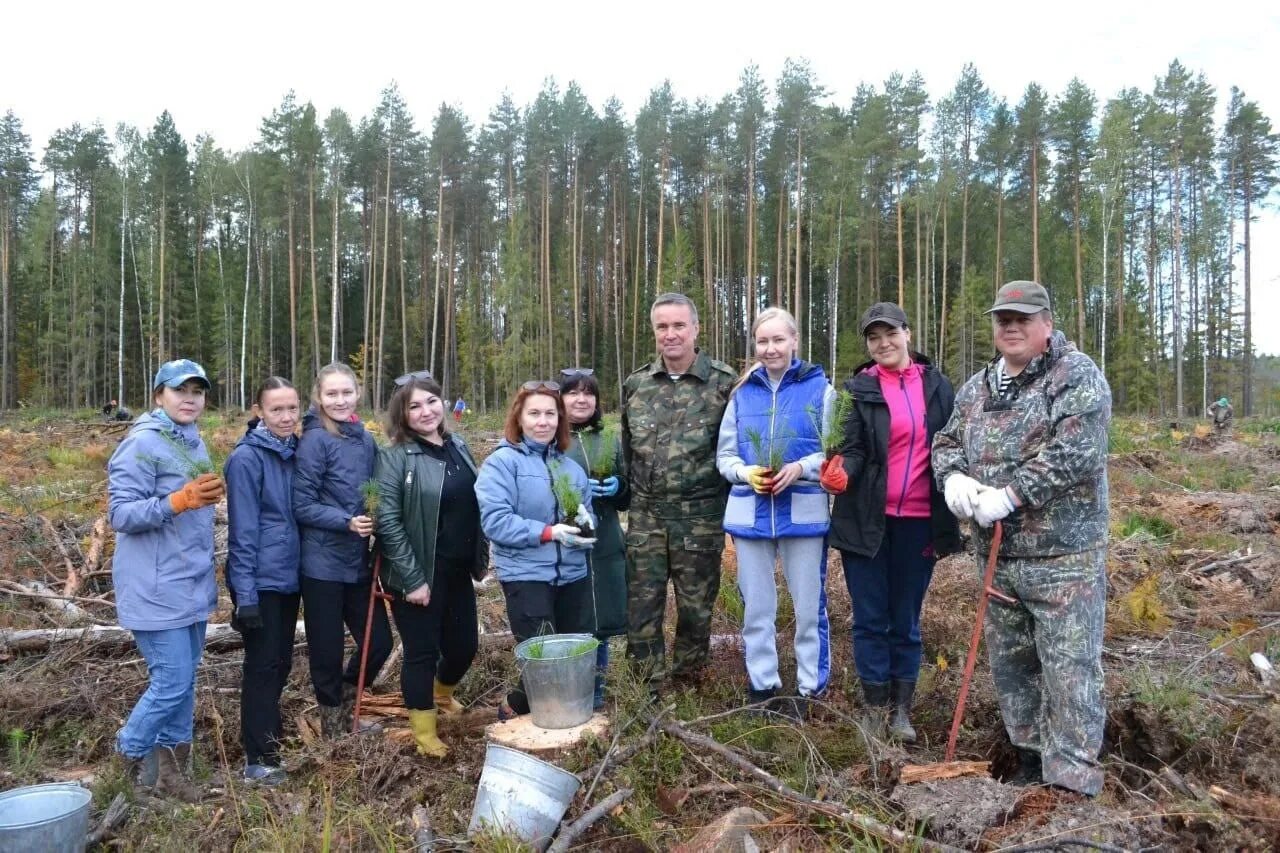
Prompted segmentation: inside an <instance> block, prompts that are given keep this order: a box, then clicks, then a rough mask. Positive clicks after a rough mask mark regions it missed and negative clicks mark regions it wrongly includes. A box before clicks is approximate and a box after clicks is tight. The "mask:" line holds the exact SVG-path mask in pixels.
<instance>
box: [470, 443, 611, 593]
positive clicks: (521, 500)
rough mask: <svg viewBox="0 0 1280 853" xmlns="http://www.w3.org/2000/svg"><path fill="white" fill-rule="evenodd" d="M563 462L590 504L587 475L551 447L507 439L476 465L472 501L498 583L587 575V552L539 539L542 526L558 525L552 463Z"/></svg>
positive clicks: (560, 581) (563, 581)
mask: <svg viewBox="0 0 1280 853" xmlns="http://www.w3.org/2000/svg"><path fill="white" fill-rule="evenodd" d="M552 465H558V466H563V470H564V471H566V472H568V474H569V477H570V478H571V479H572V481H573V485H574V488H576V489H577V490H578V493H579V494H581V495H582V496H583V497H582V503H583V505H584V506H586V508H587V510H588V511H589V510H590V509H591V489H589V488H588V486H587V474H586V472H585V471H583V470H582V466H580V465H579V464H578V463H577V462H574V461H573V460H572V459H570V458H569V457H568V456H565V455H564V454H563V453H561V452H560V451H559V450H557V449H556V448H555V447H554V446H550V447H549V446H547V445H545V444H539V443H537V442H535V441H531V440H530V439H528V438H524V439H522V440H521V441H520V443H519V444H511V443H510V442H509V441H507V440H506V439H503V440H502V441H500V442H498V447H497V449H496V450H494V451H493V453H491V454H489V458H488V459H486V460H485V461H484V464H483V465H481V466H480V473H479V475H477V477H476V500H477V501H478V502H479V504H480V527H481V529H482V530H484V535H485V536H486V537H488V539H489V546H490V550H491V553H492V557H493V567H494V571H495V573H496V574H497V576H498V580H499V581H502V582H503V583H510V582H513V581H540V582H542V583H549V584H552V585H553V586H565V585H567V584H571V583H573V582H574V581H579V580H582V579H583V578H585V577H586V576H587V551H586V550H585V549H582V548H568V547H565V546H562V545H561V544H560V543H559V542H554V541H553V542H543V541H542V531H543V530H544V529H546V527H547V525H549V524H558V523H559V522H560V521H561V520H562V519H561V513H562V510H561V508H560V504H559V503H558V502H557V501H556V497H555V493H554V492H552V490H551V466H552Z"/></svg>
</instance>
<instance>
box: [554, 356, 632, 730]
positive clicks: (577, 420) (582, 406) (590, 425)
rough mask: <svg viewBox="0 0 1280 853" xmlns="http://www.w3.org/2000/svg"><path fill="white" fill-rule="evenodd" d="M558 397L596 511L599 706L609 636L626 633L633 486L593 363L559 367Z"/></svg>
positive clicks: (593, 579)
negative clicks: (622, 516) (627, 526)
mask: <svg viewBox="0 0 1280 853" xmlns="http://www.w3.org/2000/svg"><path fill="white" fill-rule="evenodd" d="M560 396H561V397H562V398H563V399H564V407H565V411H566V413H567V414H568V416H569V429H570V430H571V431H572V433H573V443H572V444H570V445H569V449H568V450H567V451H565V455H566V456H568V457H569V458H570V459H572V460H573V461H574V462H577V463H578V464H579V465H581V466H582V470H584V471H586V472H587V477H588V478H589V479H588V480H587V483H588V484H589V485H590V487H591V496H592V503H591V508H592V509H593V510H595V514H596V544H595V547H594V548H592V549H591V554H590V556H589V557H588V558H587V559H588V563H589V564H590V566H591V584H592V591H593V593H594V595H595V605H596V639H597V640H599V641H600V645H599V646H598V647H597V648H596V695H595V707H596V709H597V710H599V709H600V708H603V707H604V681H605V672H606V671H607V670H608V668H609V638H610V637H625V636H626V635H627V551H626V541H625V540H624V538H623V535H622V523H621V522H620V521H619V520H618V513H619V512H624V511H626V509H627V508H628V507H629V506H631V488H630V486H628V484H627V473H626V470H625V469H624V467H623V461H622V444H621V442H619V441H618V436H617V434H616V433H614V432H611V431H606V430H605V428H604V423H603V421H604V413H603V412H602V411H601V410H600V383H599V382H598V381H597V380H596V377H595V375H594V372H593V371H592V370H591V368H589V367H572V368H567V369H565V370H562V371H560Z"/></svg>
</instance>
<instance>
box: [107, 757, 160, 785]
mask: <svg viewBox="0 0 1280 853" xmlns="http://www.w3.org/2000/svg"><path fill="white" fill-rule="evenodd" d="M116 758H117V760H118V763H119V766H120V770H121V775H122V776H124V778H125V781H127V782H128V783H129V786H130V787H132V788H137V789H149V788H154V787H155V784H156V752H155V750H154V749H153V750H151V752H148V753H147V754H146V755H144V756H142V757H141V758H130V757H129V756H127V755H124V754H122V753H116Z"/></svg>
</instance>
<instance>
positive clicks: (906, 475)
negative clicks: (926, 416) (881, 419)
mask: <svg viewBox="0 0 1280 853" xmlns="http://www.w3.org/2000/svg"><path fill="white" fill-rule="evenodd" d="M898 387H899V388H900V389H901V390H902V398H903V399H904V400H906V401H907V413H908V414H909V415H910V416H911V442H910V443H909V444H908V445H907V464H906V467H905V468H904V470H903V472H902V491H901V492H900V493H899V494H898V516H899V517H901V516H902V502H903V501H905V500H906V499H907V484H908V483H910V482H911V456H912V454H913V453H914V452H915V449H916V410H915V407H914V406H912V405H911V395H910V394H908V393H907V380H906V377H904V376H903V375H902V374H901V373H899V374H898ZM891 431H892V430H891Z"/></svg>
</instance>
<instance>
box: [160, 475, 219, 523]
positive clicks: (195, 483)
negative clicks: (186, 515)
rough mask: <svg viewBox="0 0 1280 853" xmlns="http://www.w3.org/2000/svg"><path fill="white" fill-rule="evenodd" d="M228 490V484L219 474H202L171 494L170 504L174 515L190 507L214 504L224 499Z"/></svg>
mask: <svg viewBox="0 0 1280 853" xmlns="http://www.w3.org/2000/svg"><path fill="white" fill-rule="evenodd" d="M226 490H227V487H226V484H225V483H223V482H222V478H221V477H219V476H218V475H217V474H201V475H200V476H199V477H196V478H195V479H194V480H192V481H191V482H190V483H187V484H186V485H185V486H183V487H182V488H181V489H178V491H176V492H174V493H173V494H171V495H169V506H170V507H171V508H172V509H173V514H174V515H177V514H178V513H181V512H186V511H187V510H189V509H200V508H201V507H206V506H212V505H213V504H216V503H217V502H218V501H219V500H221V499H222V495H223V494H224V493H225V492H226Z"/></svg>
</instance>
